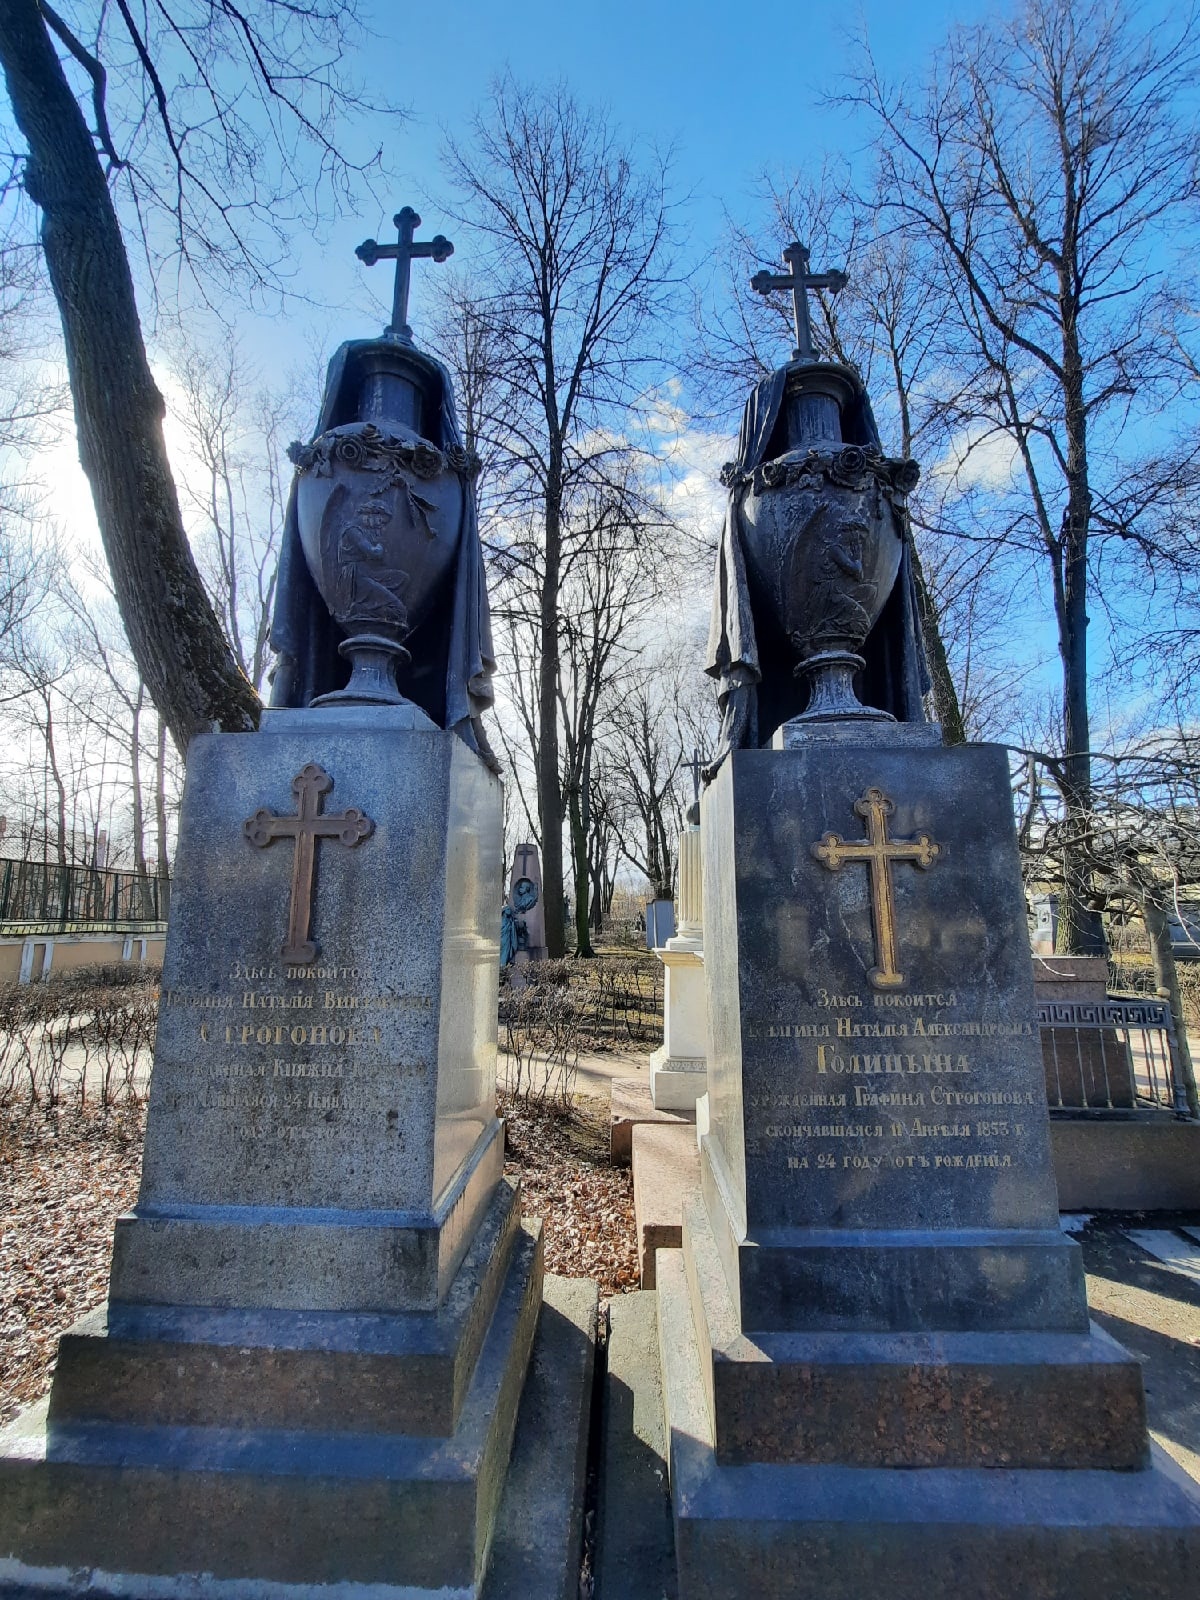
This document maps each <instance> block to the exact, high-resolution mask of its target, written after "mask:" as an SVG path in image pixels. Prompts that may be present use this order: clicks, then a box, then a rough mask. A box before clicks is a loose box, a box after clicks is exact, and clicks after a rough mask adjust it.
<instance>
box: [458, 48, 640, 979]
mask: <svg viewBox="0 0 1200 1600" xmlns="http://www.w3.org/2000/svg"><path fill="white" fill-rule="evenodd" d="M447 168H448V171H449V174H450V177H451V178H452V179H453V180H454V182H455V183H456V184H457V185H458V186H459V188H460V190H461V191H462V193H463V196H464V205H463V208H462V221H463V222H464V224H465V225H467V226H469V227H470V228H471V229H472V230H473V231H474V233H475V237H476V240H477V241H478V243H477V246H476V249H477V257H478V258H479V260H480V271H479V277H478V284H479V293H478V294H477V295H476V298H475V308H476V313H475V314H476V315H477V316H478V317H480V318H483V319H485V320H486V323H487V326H488V347H489V350H490V360H491V373H492V384H491V393H492V404H491V406H490V407H489V414H488V416H487V417H486V418H485V419H483V422H482V426H481V428H480V430H479V431H480V432H481V433H484V434H486V435H488V436H489V450H488V452H487V453H488V454H490V456H491V457H492V460H493V462H494V467H493V470H492V472H491V473H490V474H489V476H488V479H486V480H485V482H486V483H487V485H488V493H489V495H490V505H489V506H488V507H487V508H486V509H487V510H488V511H489V512H490V516H491V527H490V540H491V542H492V544H493V546H495V544H496V543H498V542H500V541H501V540H504V541H507V542H508V545H509V548H508V552H507V559H508V561H509V563H510V568H511V570H513V571H517V570H520V569H523V570H524V571H525V572H526V573H527V574H528V579H529V593H530V599H531V602H532V604H533V606H534V608H535V611H536V619H537V620H536V627H537V643H536V666H537V673H538V679H537V695H536V733H537V738H536V746H535V770H536V781H537V809H538V822H539V833H540V836H541V844H542V872H543V891H544V898H545V905H546V930H547V943H548V947H549V950H550V954H551V955H552V956H556V955H561V954H562V952H563V949H564V943H565V941H564V932H563V916H562V908H563V823H564V811H565V797H564V794H563V791H562V784H561V748H560V746H561V740H560V732H559V713H560V689H561V656H560V650H561V639H562V624H561V600H560V597H561V593H562V587H563V581H564V567H565V562H566V558H567V552H568V549H569V546H570V542H571V539H572V537H573V536H574V535H575V534H576V533H578V536H579V537H583V538H586V537H587V529H586V515H585V517H584V521H583V522H580V523H579V524H577V525H575V526H573V524H572V515H573V513H574V512H575V511H578V510H580V508H582V507H584V506H586V504H587V493H586V491H587V489H588V488H589V486H600V485H603V484H604V483H606V482H608V481H609V480H610V478H611V475H612V474H611V471H610V469H611V466H612V464H613V462H614V460H620V459H621V458H627V457H628V455H629V451H630V445H629V438H628V435H629V425H628V415H627V413H628V411H629V409H630V408H631V407H632V405H633V404H634V402H635V400H636V398H637V396H638V394H639V392H640V391H641V390H642V389H643V388H644V387H645V385H646V383H647V381H648V378H649V375H650V370H651V366H650V359H651V357H652V355H653V349H652V346H651V342H650V341H651V334H652V330H653V325H654V320H655V318H656V316H657V315H658V313H659V312H660V311H661V310H662V309H663V308H664V306H665V303H666V301H667V298H668V295H669V292H670V290H671V287H672V284H671V266H670V260H669V249H670V233H671V221H670V218H671V208H670V202H669V199H668V194H667V186H668V177H667V169H666V165H665V163H664V162H663V161H662V160H660V159H656V158H648V159H647V161H646V163H645V165H644V167H642V166H639V164H638V162H637V161H636V159H635V155H634V152H633V150H632V149H631V148H630V147H629V146H628V145H627V144H625V143H624V142H623V141H622V140H621V138H620V137H619V135H618V133H617V132H616V130H615V129H614V128H613V127H612V126H611V124H610V123H609V121H608V120H607V118H606V117H605V115H604V114H603V113H602V112H599V111H596V110H594V109H592V108H585V107H582V106H580V105H579V104H578V103H577V102H576V101H575V100H574V98H573V97H572V96H571V95H570V94H569V93H568V92H567V90H566V89H565V88H562V87H561V86H560V87H558V88H552V89H548V90H534V89H528V88H524V87H522V86H520V85H518V84H517V83H516V82H515V81H514V80H513V78H512V77H511V76H509V77H505V78H503V79H501V80H500V81H499V82H498V83H497V84H496V86H495V88H494V90H493V93H492V97H491V101H490V103H489V105H488V106H487V108H486V110H485V111H482V112H481V113H480V114H479V115H478V116H477V117H476V118H475V120H474V122H473V124H472V126H471V131H470V135H469V139H464V140H461V141H459V140H451V141H450V142H449V145H448V150H447Z"/></svg>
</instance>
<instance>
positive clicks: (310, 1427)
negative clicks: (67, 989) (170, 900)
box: [0, 210, 590, 1600]
mask: <svg viewBox="0 0 1200 1600" xmlns="http://www.w3.org/2000/svg"><path fill="white" fill-rule="evenodd" d="M418 221H419V218H417V217H416V215H415V213H414V212H412V211H409V210H405V211H402V212H401V213H400V214H399V216H398V217H397V218H396V223H397V227H398V229H399V233H400V240H399V243H398V245H396V246H388V247H386V248H381V247H379V246H376V245H375V244H373V243H371V244H369V245H367V246H364V247H363V248H362V250H360V252H359V253H360V255H362V256H363V258H364V259H365V260H368V261H369V260H374V259H376V258H377V257H380V256H394V257H395V258H396V260H397V263H398V268H397V290H396V305H395V310H394V314H393V319H392V324H391V326H390V327H389V328H388V329H387V331H386V332H385V334H384V335H383V337H382V338H380V339H374V340H363V341H356V342H353V343H351V344H348V345H345V346H343V348H342V350H341V351H340V352H339V354H338V355H337V356H336V357H335V359H334V362H333V365H332V367H331V372H330V382H329V388H328V390H327V393H326V396H325V402H324V405H323V407H322V415H321V422H320V425H319V427H318V431H317V434H316V436H315V438H314V439H313V440H312V442H311V443H310V444H308V445H306V446H304V447H303V448H301V449H299V450H297V452H296V468H297V475H296V483H295V486H294V492H293V499H292V509H291V511H290V513H289V519H288V533H287V545H286V548H285V551H284V554H283V560H282V565H281V573H280V586H279V606H278V609H277V612H276V630H275V639H276V643H277V645H278V646H279V648H280V650H281V652H282V655H281V662H280V671H279V675H278V677H277V679H276V702H277V704H276V707H275V708H273V709H271V710H269V711H267V712H266V713H264V717H263V726H262V730H261V732H259V733H254V734H211V735H205V736H202V737H200V738H197V739H195V740H194V741H193V742H192V745H191V747H190V749H189V752H188V763H187V781H186V785H185V788H184V795H183V802H182V809H181V816H180V828H179V847H178V855H177V866H176V877H175V882H174V889H175V895H174V905H173V909H172V916H171V922H170V931H169V933H168V936H167V949H166V957H165V962H164V968H163V984H162V1000H161V1007H160V1013H159V1022H158V1037H157V1045H156V1048H155V1057H154V1072H153V1080H152V1088H151V1096H150V1107H149V1115H148V1122H147V1128H146V1141H145V1156H144V1163H143V1169H142V1181H141V1189H140V1192H139V1196H138V1201H137V1204H136V1206H135V1207H134V1209H133V1211H132V1212H131V1213H130V1214H129V1215H127V1216H124V1217H122V1218H120V1220H119V1221H118V1223H117V1228H116V1237H115V1241H114V1248H113V1261H112V1274H111V1279H110V1285H109V1300H108V1305H107V1307H106V1308H105V1309H103V1310H101V1311H99V1312H97V1313H96V1314H94V1315H92V1316H89V1317H87V1318H85V1319H84V1320H83V1321H82V1322H80V1323H79V1324H77V1325H76V1327H75V1328H73V1329H72V1330H71V1332H69V1333H68V1334H67V1335H65V1336H64V1337H63V1339H62V1340H61V1343H60V1346H59V1353H58V1362H57V1368H56V1372H55V1377H54V1383H53V1388H52V1391H51V1394H50V1401H49V1408H48V1411H46V1410H44V1409H43V1410H41V1411H40V1412H34V1413H32V1414H31V1415H30V1416H27V1417H26V1418H24V1419H21V1420H20V1421H19V1422H18V1423H17V1424H16V1425H15V1428H14V1429H13V1430H10V1432H9V1433H8V1434H6V1435H5V1436H4V1440H3V1444H2V1446H0V1592H5V1590H6V1586H7V1587H8V1588H16V1589H19V1590H20V1591H21V1592H22V1593H26V1592H28V1591H29V1590H30V1589H33V1590H50V1591H53V1590H55V1589H57V1588H61V1587H62V1586H64V1585H66V1586H68V1587H74V1586H76V1581H77V1578H78V1577H79V1575H81V1574H82V1575H85V1576H84V1578H83V1580H82V1581H83V1582H84V1584H85V1586H86V1587H88V1588H89V1591H90V1592H95V1593H99V1592H103V1593H104V1594H105V1595H106V1596H110V1597H127V1600H133V1597H135V1596H136V1597H140V1600H144V1597H146V1596H151V1595H152V1596H155V1597H156V1600H167V1597H177V1600H182V1597H184V1596H191V1595H199V1594H211V1595H218V1594H219V1595H223V1596H229V1597H231V1600H239V1597H240V1600H251V1597H255V1600H256V1597H258V1596H260V1595H271V1596H274V1597H276V1600H288V1597H297V1600H298V1597H300V1596H311V1595H314V1594H317V1593H320V1594H325V1593H328V1594H330V1595H351V1594H354V1595H364V1596H365V1595H368V1594H369V1595H371V1596H378V1597H379V1600H387V1597H389V1596H395V1597H397V1600H401V1597H406V1600H407V1597H412V1596H416V1595H418V1594H421V1593H426V1592H433V1593H437V1594H441V1595H449V1594H454V1595H463V1596H477V1595H478V1594H479V1591H480V1588H481V1586H482V1583H483V1580H484V1575H485V1571H486V1568H487V1563H488V1559H489V1551H490V1549H491V1544H492V1537H493V1528H494V1525H495V1520H496V1515H497V1508H498V1505H499V1502H500V1495H501V1491H502V1489H503V1485H504V1478H505V1469H506V1463H507V1461H508V1455H509V1448H510V1444H511V1440H512V1437H513V1430H514V1427H515V1422H516V1412H517V1406H518V1402H519V1399H520V1395H521V1389H522V1384H523V1381H524V1376H525V1371H526V1367H527V1364H528V1361H529V1355H530V1350H531V1347H532V1342H533V1339H534V1334H535V1330H536V1327H537V1323H538V1314H539V1307H540V1305H541V1297H542V1249H541V1237H540V1224H529V1223H524V1222H522V1219H521V1214H520V1203H519V1191H518V1190H517V1188H516V1186H515V1185H514V1184H512V1183H511V1182H509V1181H508V1180H506V1179H505V1178H504V1176H503V1172H504V1135H503V1129H502V1126H501V1124H500V1122H499V1121H498V1120H497V1117H496V1013H497V983H498V961H497V956H498V948H497V944H498V940H497V935H498V929H497V925H496V906H497V904H498V903H499V901H500V898H501V894H502V883H503V832H502V809H503V808H502V793H501V785H500V782H499V779H498V778H497V777H496V775H495V773H494V772H493V771H491V770H489V761H488V750H487V741H486V738H485V737H484V735H483V731H482V728H481V725H480V722H479V715H480V713H481V712H482V710H483V709H484V708H485V707H486V705H487V703H488V701H489V698H490V689H489V685H488V677H489V673H490V671H491V666H492V662H491V648H490V644H489V641H488V623H487V615H488V613H487V596H486V594H485V592H484V588H483V569H482V564H481V560H480V552H479V540H478V532H477V529H476V525H475V512H474V497H473V490H472V477H471V471H472V463H471V461H470V459H469V458H468V457H467V454H466V452H465V451H464V450H463V449H462V446H461V443H460V441H459V437H458V433H457V429H456V427H455V424H454V411H453V403H452V400H451V395H450V386H449V380H448V379H447V377H446V374H445V373H444V372H443V370H442V369H441V367H439V366H438V364H437V363H436V362H435V361H433V360H432V359H431V358H429V357H428V356H425V355H423V354H421V353H420V352H419V351H417V350H416V349H415V347H414V346H413V343H412V335H411V330H410V329H409V327H408V325H407V315H406V300H407V286H408V268H409V260H410V258H411V257H414V256H419V255H430V256H432V257H433V258H434V259H435V260H442V259H444V258H445V256H446V255H447V254H448V253H449V250H450V246H449V244H448V242H447V241H445V240H444V239H440V238H438V239H434V240H433V241H431V242H430V243H429V244H421V243H417V242H416V241H414V239H413V231H414V229H415V227H416V224H417V223H418ZM581 1381H582V1380H581ZM556 1393H557V1391H556ZM589 1393H590V1390H589ZM93 1581H94V1583H95V1588H94V1590H93V1589H92V1582H93Z"/></svg>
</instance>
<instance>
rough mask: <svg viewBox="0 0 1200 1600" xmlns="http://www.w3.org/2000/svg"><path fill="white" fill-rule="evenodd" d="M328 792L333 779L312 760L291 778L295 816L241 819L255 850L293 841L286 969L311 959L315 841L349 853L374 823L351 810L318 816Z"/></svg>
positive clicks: (261, 815) (261, 813) (313, 947)
mask: <svg viewBox="0 0 1200 1600" xmlns="http://www.w3.org/2000/svg"><path fill="white" fill-rule="evenodd" d="M332 788H333V779H332V778H331V777H330V776H329V774H328V773H327V772H326V771H325V768H324V767H319V766H318V765H317V763H316V762H315V761H310V762H309V763H308V765H307V766H305V767H301V769H300V771H299V772H298V773H297V774H296V776H295V777H294V778H293V779H292V793H293V794H294V795H295V796H296V815H295V816H294V817H278V816H276V815H275V813H274V812H273V811H268V810H267V809H266V808H265V807H263V808H262V809H260V810H258V811H256V812H255V813H254V815H253V816H252V817H247V818H246V821H245V822H244V823H243V824H242V831H243V833H244V834H245V835H246V838H247V839H248V840H249V842H250V843H251V844H252V845H253V846H254V847H255V849H256V850H265V849H266V848H267V846H268V845H269V844H274V842H275V840H276V839H293V840H294V841H295V845H296V848H295V853H294V855H293V857H292V897H291V901H290V904H289V906H288V925H287V938H286V939H285V940H284V943H283V949H282V952H281V953H282V956H283V959H284V962H285V963H286V964H287V965H288V966H290V967H307V966H311V965H312V963H313V962H314V961H315V960H316V959H317V949H318V947H317V945H316V943H315V942H314V941H313V940H312V939H310V938H309V929H310V926H311V923H312V909H313V891H314V888H315V886H316V884H315V880H316V866H317V840H318V839H336V840H337V841H338V843H339V844H344V845H346V846H347V848H349V849H351V850H352V849H353V848H354V846H355V845H358V844H361V843H362V842H363V840H364V839H369V838H370V837H371V835H372V833H374V831H375V824H374V823H373V822H372V821H371V819H370V817H368V816H365V815H364V814H363V813H362V812H361V811H359V810H358V809H357V807H355V806H348V807H347V808H346V810H345V811H343V812H342V814H341V815H340V816H324V815H323V814H322V811H321V807H322V805H323V803H324V796H325V795H327V794H328V793H329V791H330V790H331V789H332Z"/></svg>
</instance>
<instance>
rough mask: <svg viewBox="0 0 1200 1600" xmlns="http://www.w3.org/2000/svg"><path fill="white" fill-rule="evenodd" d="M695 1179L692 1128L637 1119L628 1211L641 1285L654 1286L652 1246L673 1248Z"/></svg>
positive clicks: (697, 1172)
mask: <svg viewBox="0 0 1200 1600" xmlns="http://www.w3.org/2000/svg"><path fill="white" fill-rule="evenodd" d="M699 1182H700V1156H699V1152H698V1151H697V1149H696V1140H695V1136H694V1134H693V1132H692V1129H691V1128H690V1127H688V1126H686V1125H683V1126H676V1127H670V1126H663V1127H660V1126H656V1125H654V1124H653V1123H641V1124H640V1125H639V1126H637V1127H635V1128H634V1130H633V1215H634V1225H635V1227H636V1228H637V1238H638V1260H639V1262H640V1263H641V1282H642V1288H643V1289H653V1287H654V1258H655V1253H656V1251H658V1250H677V1249H678V1248H679V1245H680V1242H681V1240H682V1236H683V1207H684V1203H685V1202H686V1200H687V1199H688V1197H689V1196H690V1195H691V1194H693V1193H694V1192H695V1191H696V1189H697V1187H698V1186H699Z"/></svg>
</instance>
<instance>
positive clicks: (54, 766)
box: [46, 696, 67, 867]
mask: <svg viewBox="0 0 1200 1600" xmlns="http://www.w3.org/2000/svg"><path fill="white" fill-rule="evenodd" d="M46 759H47V763H48V765H49V768H50V776H51V778H52V779H53V780H54V793H55V796H56V797H57V804H56V807H55V810H56V815H57V828H56V832H57V834H58V845H57V848H58V864H59V866H60V867H65V866H66V864H67V786H66V784H65V783H64V782H63V780H62V773H61V772H60V771H59V770H58V751H57V749H56V748H55V744H54V712H53V710H52V709H51V706H50V699H49V696H47V698H46Z"/></svg>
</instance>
